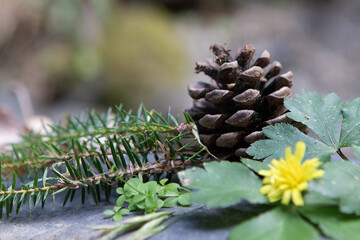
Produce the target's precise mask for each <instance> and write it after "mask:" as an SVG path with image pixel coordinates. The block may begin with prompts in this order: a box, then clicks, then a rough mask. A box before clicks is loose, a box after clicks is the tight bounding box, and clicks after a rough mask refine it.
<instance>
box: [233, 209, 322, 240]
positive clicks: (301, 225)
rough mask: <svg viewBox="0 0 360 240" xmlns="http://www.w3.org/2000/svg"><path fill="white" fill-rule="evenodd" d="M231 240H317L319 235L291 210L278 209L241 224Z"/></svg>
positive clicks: (234, 231) (236, 228)
mask: <svg viewBox="0 0 360 240" xmlns="http://www.w3.org/2000/svg"><path fill="white" fill-rule="evenodd" d="M229 239H230V240H268V239H271V240H289V239H296V240H315V239H319V235H318V233H317V231H316V229H315V228H314V227H312V226H311V225H310V224H308V223H307V222H306V221H304V220H303V219H302V218H301V217H300V216H299V214H298V213H297V212H296V211H294V209H291V208H285V207H277V208H275V209H272V210H270V211H267V212H265V213H263V214H260V215H259V216H256V217H254V218H252V219H250V220H248V221H246V222H243V223H241V224H240V225H238V226H237V227H235V229H234V230H233V231H232V232H231V234H230V237H229Z"/></svg>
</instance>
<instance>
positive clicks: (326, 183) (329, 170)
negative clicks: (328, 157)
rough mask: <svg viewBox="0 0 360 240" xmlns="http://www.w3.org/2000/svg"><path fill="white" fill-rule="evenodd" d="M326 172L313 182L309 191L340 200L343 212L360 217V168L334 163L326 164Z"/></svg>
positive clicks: (352, 164) (344, 162)
mask: <svg viewBox="0 0 360 240" xmlns="http://www.w3.org/2000/svg"><path fill="white" fill-rule="evenodd" d="M324 170H325V174H324V176H323V177H322V178H320V179H318V180H316V181H311V182H310V184H309V189H310V190H313V191H317V192H319V193H320V194H323V195H324V196H327V197H331V198H336V199H339V206H340V210H341V212H343V213H355V214H357V215H360V204H359V203H360V166H359V165H358V164H355V163H352V162H347V161H334V162H329V163H326V164H324Z"/></svg>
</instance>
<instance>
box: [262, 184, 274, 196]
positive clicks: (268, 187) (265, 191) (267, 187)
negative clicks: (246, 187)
mask: <svg viewBox="0 0 360 240" xmlns="http://www.w3.org/2000/svg"><path fill="white" fill-rule="evenodd" d="M273 188H274V187H273V186H271V185H264V186H263V187H261V188H260V193H261V194H263V195H266V194H268V193H269V192H270V191H271V190H272V189H273Z"/></svg>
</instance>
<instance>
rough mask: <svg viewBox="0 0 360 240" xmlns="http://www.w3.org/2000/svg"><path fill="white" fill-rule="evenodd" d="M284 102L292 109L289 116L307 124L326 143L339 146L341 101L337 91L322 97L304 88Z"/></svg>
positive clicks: (335, 146)
mask: <svg viewBox="0 0 360 240" xmlns="http://www.w3.org/2000/svg"><path fill="white" fill-rule="evenodd" d="M284 104H285V107H286V108H287V109H289V110H290V112H289V113H288V114H287V115H286V116H287V117H289V118H291V119H294V120H295V121H298V122H301V123H303V124H305V125H306V126H308V127H309V128H310V129H311V130H312V131H313V132H314V133H315V134H316V135H317V136H318V137H319V138H320V139H321V140H322V141H323V142H324V143H326V144H327V145H329V146H332V147H334V148H338V146H339V134H338V130H339V122H340V119H341V103H340V98H339V97H338V96H337V95H336V94H335V93H331V94H329V95H327V96H325V97H324V99H322V98H321V95H320V94H319V93H317V92H310V91H308V90H303V91H302V92H301V94H298V95H296V96H295V98H288V99H285V101H284Z"/></svg>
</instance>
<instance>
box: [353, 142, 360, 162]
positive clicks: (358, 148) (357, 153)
mask: <svg viewBox="0 0 360 240" xmlns="http://www.w3.org/2000/svg"><path fill="white" fill-rule="evenodd" d="M351 147H352V150H353V152H354V155H355V157H356V158H357V159H358V160H360V146H356V145H352V146H351Z"/></svg>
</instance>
